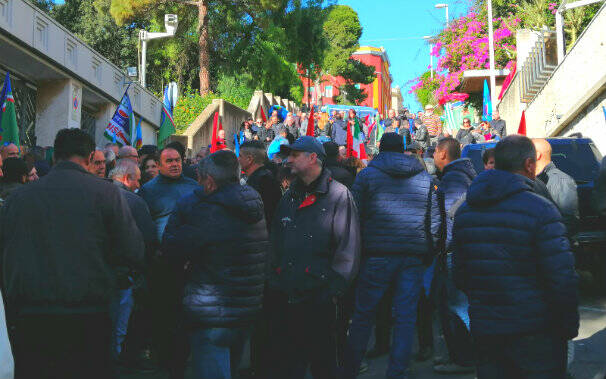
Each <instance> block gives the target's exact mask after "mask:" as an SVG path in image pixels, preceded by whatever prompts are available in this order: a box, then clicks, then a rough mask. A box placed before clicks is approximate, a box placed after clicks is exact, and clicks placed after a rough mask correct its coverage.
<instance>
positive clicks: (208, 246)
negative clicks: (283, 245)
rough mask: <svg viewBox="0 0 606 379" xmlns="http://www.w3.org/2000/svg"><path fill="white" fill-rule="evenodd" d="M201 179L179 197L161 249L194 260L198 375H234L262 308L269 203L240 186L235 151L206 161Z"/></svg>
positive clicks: (191, 285) (211, 378)
mask: <svg viewBox="0 0 606 379" xmlns="http://www.w3.org/2000/svg"><path fill="white" fill-rule="evenodd" d="M198 176H199V181H200V184H201V185H202V186H203V188H199V189H197V190H195V191H194V193H192V194H190V195H188V196H186V197H184V198H183V199H181V200H179V203H178V204H177V207H176V209H175V212H174V213H173V214H172V215H171V217H170V219H169V222H168V225H167V226H166V231H165V233H164V238H163V241H162V251H163V253H164V254H165V255H166V256H167V258H168V259H171V260H174V261H175V262H177V263H179V264H185V262H189V263H188V265H189V270H188V271H189V273H188V275H187V280H186V284H185V291H184V294H183V309H184V313H185V319H186V322H187V324H188V325H189V326H190V328H188V329H189V340H190V346H191V351H192V356H193V367H194V373H195V377H196V378H198V379H217V378H232V377H234V374H235V373H236V372H237V370H238V363H239V362H240V359H241V357H242V352H243V350H244V344H245V342H246V340H247V339H248V337H249V335H250V327H251V325H252V323H253V321H254V319H255V318H256V316H257V315H258V314H259V312H260V310H261V301H262V297H263V286H264V282H265V271H266V266H267V253H268V249H269V246H268V241H267V238H268V237H267V229H266V225H265V217H264V211H263V202H262V201H261V197H260V196H259V194H258V193H257V191H255V190H254V189H253V188H252V187H249V186H246V185H244V186H241V185H240V167H239V164H238V159H237V158H236V155H235V154H234V153H232V152H231V151H225V150H222V151H218V152H216V153H214V154H211V155H210V156H208V157H206V158H205V159H204V160H202V161H201V162H200V164H199V166H198Z"/></svg>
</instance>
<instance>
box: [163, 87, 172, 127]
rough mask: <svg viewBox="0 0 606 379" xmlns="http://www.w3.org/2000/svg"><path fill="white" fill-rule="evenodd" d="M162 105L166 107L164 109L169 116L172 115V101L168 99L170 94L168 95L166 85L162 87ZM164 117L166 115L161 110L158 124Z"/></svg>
mask: <svg viewBox="0 0 606 379" xmlns="http://www.w3.org/2000/svg"><path fill="white" fill-rule="evenodd" d="M162 105H164V108H166V111H167V112H168V114H169V115H170V117H173V102H172V100H171V99H170V96H169V95H168V86H166V87H165V88H164V100H163V101H162ZM165 118H166V115H165V114H164V112H162V118H161V119H160V125H162V124H163V123H164V119H165Z"/></svg>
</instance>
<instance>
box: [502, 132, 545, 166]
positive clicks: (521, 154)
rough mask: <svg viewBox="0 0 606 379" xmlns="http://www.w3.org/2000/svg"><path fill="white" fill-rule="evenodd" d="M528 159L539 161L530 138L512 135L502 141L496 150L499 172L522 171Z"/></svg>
mask: <svg viewBox="0 0 606 379" xmlns="http://www.w3.org/2000/svg"><path fill="white" fill-rule="evenodd" d="M527 159H533V160H536V159H537V151H536V149H535V147H534V144H533V143H532V141H531V140H530V138H528V137H525V136H520V135H512V136H509V137H506V138H504V139H503V140H501V142H499V143H497V146H496V147H495V148H494V161H495V168H496V169H498V170H503V171H509V172H518V171H522V170H523V169H524V164H525V163H526V160H527Z"/></svg>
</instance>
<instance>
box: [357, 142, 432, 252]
mask: <svg viewBox="0 0 606 379" xmlns="http://www.w3.org/2000/svg"><path fill="white" fill-rule="evenodd" d="M434 189H435V188H434V185H433V183H432V179H431V177H430V176H429V174H428V173H427V172H426V171H425V169H424V167H423V165H422V164H421V162H420V161H419V160H418V159H417V158H415V157H413V156H409V155H405V154H402V153H394V152H381V153H379V155H377V156H376V157H375V158H374V159H373V160H372V161H371V162H370V164H369V165H368V167H367V168H365V169H363V170H362V171H361V172H360V173H359V174H358V176H357V177H356V180H355V182H354V185H353V188H352V192H353V195H354V199H355V201H356V204H357V205H358V210H359V213H360V227H361V230H362V252H363V254H364V255H365V256H381V255H392V254H397V255H414V256H419V257H421V258H428V257H429V256H430V255H431V254H432V253H433V249H434V242H435V241H434V237H435V238H437V236H438V228H439V223H440V213H439V208H438V202H437V196H436V193H435V190H434Z"/></svg>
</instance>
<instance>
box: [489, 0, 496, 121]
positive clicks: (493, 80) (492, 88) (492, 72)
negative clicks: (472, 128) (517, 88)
mask: <svg viewBox="0 0 606 379" xmlns="http://www.w3.org/2000/svg"><path fill="white" fill-rule="evenodd" d="M488 55H489V58H490V99H491V101H492V112H493V113H494V111H495V110H496V107H497V98H496V96H497V94H496V92H497V91H496V87H497V84H496V78H495V63H494V35H493V27H492V0H488Z"/></svg>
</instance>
